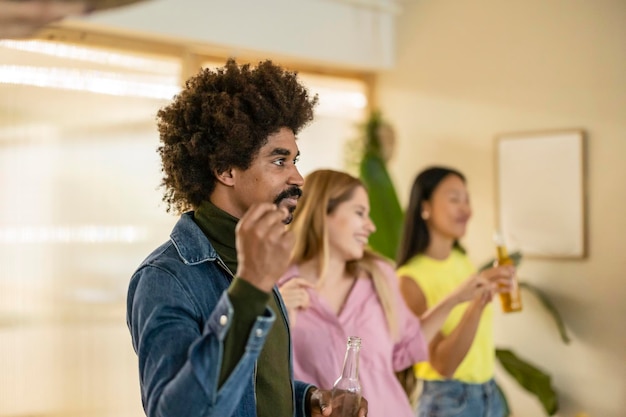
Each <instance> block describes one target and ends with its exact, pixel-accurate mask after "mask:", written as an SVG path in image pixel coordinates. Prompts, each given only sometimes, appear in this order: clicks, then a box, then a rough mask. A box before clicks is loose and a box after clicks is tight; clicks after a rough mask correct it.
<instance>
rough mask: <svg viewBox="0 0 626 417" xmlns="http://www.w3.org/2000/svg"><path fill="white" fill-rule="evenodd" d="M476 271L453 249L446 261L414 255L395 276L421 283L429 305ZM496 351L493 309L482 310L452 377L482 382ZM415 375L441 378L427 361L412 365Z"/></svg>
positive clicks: (455, 320) (455, 317) (453, 319)
mask: <svg viewBox="0 0 626 417" xmlns="http://www.w3.org/2000/svg"><path fill="white" fill-rule="evenodd" d="M475 272H476V268H475V267H474V266H473V265H472V263H471V262H470V260H469V258H468V257H467V256H466V255H465V254H463V253H461V252H460V251H459V250H456V249H454V250H453V251H452V252H451V254H450V256H448V258H447V259H445V260H437V259H433V258H430V257H428V256H425V255H417V256H415V257H413V258H412V259H410V260H409V261H408V262H407V263H406V264H405V265H403V266H402V267H400V268H399V269H398V276H408V277H410V278H412V279H413V280H414V281H415V282H416V283H417V285H419V286H420V288H421V289H422V292H423V293H424V296H425V297H426V303H427V304H428V307H431V306H433V305H435V304H437V302H439V301H440V300H441V299H442V298H444V297H445V296H446V295H448V294H449V293H450V292H452V290H454V289H455V288H456V287H457V286H458V285H459V284H460V283H461V282H462V281H463V280H465V279H467V278H468V277H469V276H470V275H472V274H474V273H475ZM467 306H468V303H463V304H459V305H457V306H456V307H455V308H454V309H452V311H451V312H450V314H449V315H448V318H447V319H446V321H445V323H444V325H443V327H442V328H441V332H442V333H443V334H444V335H446V336H447V335H448V334H450V333H451V332H452V330H454V329H455V328H456V326H457V325H458V324H459V322H460V321H461V318H462V317H463V313H464V312H465V309H466V308H467ZM494 363H495V350H494V342H493V308H492V306H491V304H489V305H487V306H486V307H485V309H484V310H483V314H482V316H481V318H480V323H479V324H478V329H477V330H476V336H475V337H474V342H473V343H472V346H471V347H470V349H469V351H468V352H467V355H466V356H465V359H463V361H462V362H461V364H460V365H459V367H458V368H457V370H456V372H455V373H454V376H453V378H454V379H456V380H459V381H463V382H469V383H483V382H486V381H488V380H489V379H490V378H492V377H493V373H494ZM415 374H416V375H417V377H418V378H420V379H426V380H440V379H444V378H443V377H442V376H441V375H440V374H439V373H438V372H437V371H436V370H435V369H434V368H433V367H431V366H430V363H428V362H420V363H418V364H415Z"/></svg>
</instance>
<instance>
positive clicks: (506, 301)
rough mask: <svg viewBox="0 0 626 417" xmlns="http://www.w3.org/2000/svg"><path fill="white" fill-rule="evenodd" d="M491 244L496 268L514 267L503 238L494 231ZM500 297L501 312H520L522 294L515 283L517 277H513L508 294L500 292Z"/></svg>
mask: <svg viewBox="0 0 626 417" xmlns="http://www.w3.org/2000/svg"><path fill="white" fill-rule="evenodd" d="M493 243H494V244H495V245H496V252H497V259H496V266H500V265H514V264H515V263H514V262H513V259H511V257H510V256H509V253H508V251H507V250H506V245H505V244H504V237H503V236H502V233H500V232H499V231H496V232H495V233H494V234H493ZM499 295H500V304H501V305H502V311H503V312H505V313H513V312H515V311H521V310H522V294H521V292H520V288H519V284H518V282H517V276H515V277H513V288H511V291H510V292H502V293H500V294H499Z"/></svg>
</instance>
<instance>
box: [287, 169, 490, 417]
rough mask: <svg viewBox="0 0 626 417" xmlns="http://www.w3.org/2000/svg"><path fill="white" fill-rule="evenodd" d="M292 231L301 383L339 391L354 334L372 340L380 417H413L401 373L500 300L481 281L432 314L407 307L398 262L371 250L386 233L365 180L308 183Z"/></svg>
mask: <svg viewBox="0 0 626 417" xmlns="http://www.w3.org/2000/svg"><path fill="white" fill-rule="evenodd" d="M302 191H303V197H301V199H300V201H299V203H298V209H297V210H296V213H295V216H294V220H293V223H292V224H291V226H290V227H291V228H292V230H293V231H294V234H295V236H296V243H295V247H294V251H293V253H292V259H291V261H292V266H291V267H290V269H289V270H288V271H287V273H286V274H285V275H284V276H283V278H282V279H281V280H279V282H278V285H279V288H280V292H281V295H282V297H283V299H284V302H285V304H286V306H287V310H288V315H289V320H290V324H291V326H290V328H291V337H292V339H293V363H294V373H295V377H296V378H299V379H305V380H307V381H310V382H312V383H314V384H316V385H317V386H318V387H321V388H330V387H332V385H333V383H334V381H335V379H336V378H337V377H338V376H339V373H340V372H341V367H342V362H343V358H344V354H345V344H346V340H347V339H348V336H360V337H361V339H362V342H363V347H362V349H361V361H360V370H359V373H360V380H361V385H362V390H363V395H364V396H365V397H367V399H368V404H369V412H368V415H369V416H370V417H385V416H394V417H412V416H413V411H412V409H411V406H410V403H409V400H408V397H407V396H406V394H405V392H404V390H403V388H402V386H401V385H400V383H399V382H398V380H397V378H396V377H395V372H396V371H399V370H402V369H405V368H407V367H408V366H410V365H411V364H412V363H415V362H420V361H426V360H428V348H427V344H428V342H430V340H432V338H433V337H434V335H435V334H436V333H437V332H438V331H439V328H440V327H441V325H442V324H443V322H444V321H445V319H446V317H447V315H448V312H449V311H450V310H451V309H452V308H453V307H454V306H455V305H456V304H458V303H460V302H463V301H468V300H471V299H473V298H475V297H485V298H487V297H490V296H491V291H492V287H491V285H490V284H489V283H488V282H486V281H485V280H484V279H483V278H482V277H478V276H477V277H472V278H471V279H469V280H466V281H465V282H464V283H463V284H462V285H460V286H459V287H458V288H457V290H456V291H455V292H454V293H452V294H450V295H449V296H448V297H447V298H446V299H445V300H442V301H441V302H440V303H439V304H437V305H436V306H435V307H433V308H432V309H431V310H430V311H428V312H426V313H425V314H424V315H423V316H422V322H421V324H420V320H419V319H418V318H417V317H415V316H414V315H413V314H412V313H411V311H410V310H409V309H408V308H407V307H406V306H405V304H404V302H403V299H402V295H401V294H400V290H399V287H398V281H397V276H396V274H395V272H394V268H393V265H391V264H390V263H389V262H388V261H386V260H385V259H383V258H382V257H381V256H379V255H377V254H375V253H374V252H372V251H371V250H369V249H368V248H367V242H368V238H369V236H370V235H371V234H372V233H374V231H375V230H376V227H375V225H374V223H373V222H372V220H371V219H370V217H369V207H370V206H369V200H368V194H367V191H366V189H365V187H364V186H363V184H362V183H361V181H360V180H358V179H357V178H354V177H352V176H351V175H348V174H346V173H343V172H338V171H331V170H320V171H315V172H313V173H311V174H309V175H308V176H307V177H306V178H305V182H304V186H303V190H302Z"/></svg>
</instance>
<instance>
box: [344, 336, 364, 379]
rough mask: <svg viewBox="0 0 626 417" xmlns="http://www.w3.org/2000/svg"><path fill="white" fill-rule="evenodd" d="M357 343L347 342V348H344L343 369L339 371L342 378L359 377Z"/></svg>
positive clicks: (358, 346)
mask: <svg viewBox="0 0 626 417" xmlns="http://www.w3.org/2000/svg"><path fill="white" fill-rule="evenodd" d="M360 348H361V345H360V343H359V344H356V343H355V344H351V343H348V349H347V350H346V357H345V359H344V361H343V370H342V371H341V377H342V378H348V379H358V378H359V349H360Z"/></svg>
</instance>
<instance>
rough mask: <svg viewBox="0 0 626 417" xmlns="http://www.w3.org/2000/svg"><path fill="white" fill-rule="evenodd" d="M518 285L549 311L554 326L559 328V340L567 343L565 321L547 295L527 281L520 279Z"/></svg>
mask: <svg viewBox="0 0 626 417" xmlns="http://www.w3.org/2000/svg"><path fill="white" fill-rule="evenodd" d="M519 286H520V288H523V289H524V290H526V291H527V292H530V293H532V294H533V295H534V296H535V297H537V299H538V300H539V301H540V302H541V304H542V305H543V306H544V307H545V309H546V310H547V311H548V313H550V316H552V318H553V319H554V322H555V323H556V327H557V328H558V329H559V335H560V336H561V340H562V341H563V343H565V344H569V342H570V338H569V336H568V334H567V329H566V328H565V323H563V319H562V318H561V315H560V314H559V311H558V310H557V309H556V307H555V306H554V304H552V301H550V299H549V298H548V296H547V295H546V294H544V293H543V292H542V291H541V290H540V289H539V288H537V287H535V286H534V285H531V284H529V283H527V282H524V281H520V282H519Z"/></svg>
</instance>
